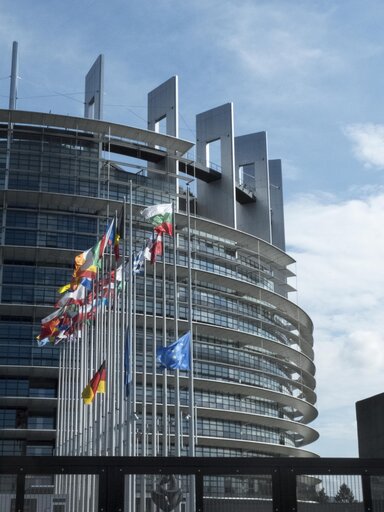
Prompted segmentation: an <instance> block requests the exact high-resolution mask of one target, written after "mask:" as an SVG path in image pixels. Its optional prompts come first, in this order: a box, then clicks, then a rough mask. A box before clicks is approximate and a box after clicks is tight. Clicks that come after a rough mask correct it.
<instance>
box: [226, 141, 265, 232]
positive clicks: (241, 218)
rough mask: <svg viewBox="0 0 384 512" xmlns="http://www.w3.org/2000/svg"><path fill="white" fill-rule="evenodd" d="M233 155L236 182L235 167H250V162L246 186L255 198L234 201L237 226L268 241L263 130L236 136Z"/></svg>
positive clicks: (237, 170) (237, 169)
mask: <svg viewBox="0 0 384 512" xmlns="http://www.w3.org/2000/svg"><path fill="white" fill-rule="evenodd" d="M235 155H236V180H237V182H239V168H240V167H241V166H248V167H249V169H251V167H250V166H251V165H252V166H253V170H254V177H253V183H252V184H251V183H250V180H249V179H248V181H247V183H248V185H247V186H250V187H251V188H253V191H254V192H255V195H256V201H255V202H253V203H247V204H240V203H237V204H236V210H237V228H238V229H240V230H241V231H245V232H246V233H251V234H253V235H255V236H257V237H259V238H262V239H263V240H266V241H267V242H271V241H272V227H271V215H270V209H271V205H270V194H269V170H268V150H267V134H266V133H265V132H259V133H251V134H248V135H242V136H240V137H236V138H235Z"/></svg>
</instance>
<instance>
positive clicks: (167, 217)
mask: <svg viewBox="0 0 384 512" xmlns="http://www.w3.org/2000/svg"><path fill="white" fill-rule="evenodd" d="M141 215H142V216H143V217H144V219H145V220H147V221H148V222H150V223H151V224H152V226H153V229H154V230H155V231H156V233H167V235H170V236H172V235H173V225H172V203H165V204H155V205H154V206H148V208H145V209H144V210H142V211H141Z"/></svg>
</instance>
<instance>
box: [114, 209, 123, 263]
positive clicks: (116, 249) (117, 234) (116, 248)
mask: <svg viewBox="0 0 384 512" xmlns="http://www.w3.org/2000/svg"><path fill="white" fill-rule="evenodd" d="M124 231H125V218H124V208H122V209H121V211H120V215H119V217H118V220H117V225H116V229H115V237H114V241H113V252H114V253H115V257H116V259H117V260H118V259H119V258H120V249H119V242H120V240H124Z"/></svg>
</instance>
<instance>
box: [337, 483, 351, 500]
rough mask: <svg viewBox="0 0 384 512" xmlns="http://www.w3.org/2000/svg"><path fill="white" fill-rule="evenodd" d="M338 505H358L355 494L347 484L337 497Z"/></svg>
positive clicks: (342, 486) (342, 485)
mask: <svg viewBox="0 0 384 512" xmlns="http://www.w3.org/2000/svg"><path fill="white" fill-rule="evenodd" d="M335 501H336V503H356V502H355V497H354V495H353V492H352V491H351V489H350V488H349V487H348V485H347V484H341V485H340V489H339V491H338V493H337V494H336V496H335Z"/></svg>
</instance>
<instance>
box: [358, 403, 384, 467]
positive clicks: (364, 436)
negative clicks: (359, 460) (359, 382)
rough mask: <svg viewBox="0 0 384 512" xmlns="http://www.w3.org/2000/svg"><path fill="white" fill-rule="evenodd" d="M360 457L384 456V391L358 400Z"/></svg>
mask: <svg viewBox="0 0 384 512" xmlns="http://www.w3.org/2000/svg"><path fill="white" fill-rule="evenodd" d="M356 420H357V437H358V443H359V457H363V458H367V459H375V458H383V457H384V393H380V394H379V395H375V396H370V397H369V398H365V399H364V400H359V401H358V402H356Z"/></svg>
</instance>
